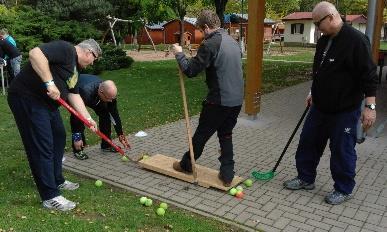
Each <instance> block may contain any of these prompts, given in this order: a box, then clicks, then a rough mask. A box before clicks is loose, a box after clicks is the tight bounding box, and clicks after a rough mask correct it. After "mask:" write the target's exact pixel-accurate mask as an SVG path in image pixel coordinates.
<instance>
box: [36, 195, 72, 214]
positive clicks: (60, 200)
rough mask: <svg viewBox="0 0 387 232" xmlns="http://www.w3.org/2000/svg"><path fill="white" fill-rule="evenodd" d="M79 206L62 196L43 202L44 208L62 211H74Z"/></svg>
mask: <svg viewBox="0 0 387 232" xmlns="http://www.w3.org/2000/svg"><path fill="white" fill-rule="evenodd" d="M76 206H77V204H76V203H75V202H72V201H69V200H67V199H66V198H64V197H62V196H57V197H54V198H52V199H50V200H45V201H43V207H44V208H47V209H55V210H60V211H68V210H72V209H74V208H75V207H76Z"/></svg>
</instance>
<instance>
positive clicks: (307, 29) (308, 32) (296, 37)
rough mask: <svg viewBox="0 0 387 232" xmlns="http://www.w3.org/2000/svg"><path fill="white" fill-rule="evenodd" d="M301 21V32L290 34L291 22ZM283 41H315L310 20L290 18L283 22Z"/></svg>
mask: <svg viewBox="0 0 387 232" xmlns="http://www.w3.org/2000/svg"><path fill="white" fill-rule="evenodd" d="M295 23H301V24H304V32H303V34H299V33H295V34H292V26H291V25H292V24H295ZM284 41H285V43H286V42H288V43H315V41H314V24H313V22H312V20H292V21H286V22H285V32H284Z"/></svg>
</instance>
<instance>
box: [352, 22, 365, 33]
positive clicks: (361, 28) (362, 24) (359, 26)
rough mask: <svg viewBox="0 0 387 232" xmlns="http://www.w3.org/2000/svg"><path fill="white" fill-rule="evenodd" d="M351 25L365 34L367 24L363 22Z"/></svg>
mask: <svg viewBox="0 0 387 232" xmlns="http://www.w3.org/2000/svg"><path fill="white" fill-rule="evenodd" d="M352 27H353V28H355V29H356V30H359V31H361V32H362V33H364V34H365V31H366V27H367V24H365V23H352Z"/></svg>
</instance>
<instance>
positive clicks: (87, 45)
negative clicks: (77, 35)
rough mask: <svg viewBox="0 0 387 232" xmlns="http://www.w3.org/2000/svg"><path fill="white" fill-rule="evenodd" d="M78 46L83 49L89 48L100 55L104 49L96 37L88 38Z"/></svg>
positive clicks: (96, 54)
mask: <svg viewBox="0 0 387 232" xmlns="http://www.w3.org/2000/svg"><path fill="white" fill-rule="evenodd" d="M77 46H79V47H80V48H83V49H88V50H90V51H91V52H93V53H94V55H95V56H97V57H100V56H101V55H102V50H101V47H100V46H99V44H98V43H97V41H95V40H94V39H87V40H84V41H82V42H80V43H79V44H78V45H77Z"/></svg>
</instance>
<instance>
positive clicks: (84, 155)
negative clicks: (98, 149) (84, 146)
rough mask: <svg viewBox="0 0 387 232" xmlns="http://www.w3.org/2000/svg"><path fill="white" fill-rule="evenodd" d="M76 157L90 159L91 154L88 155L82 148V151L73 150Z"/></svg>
mask: <svg viewBox="0 0 387 232" xmlns="http://www.w3.org/2000/svg"><path fill="white" fill-rule="evenodd" d="M73 154H74V156H75V158H77V159H79V160H85V159H88V158H89V156H87V155H86V153H85V152H84V151H83V150H82V151H77V152H73Z"/></svg>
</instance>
